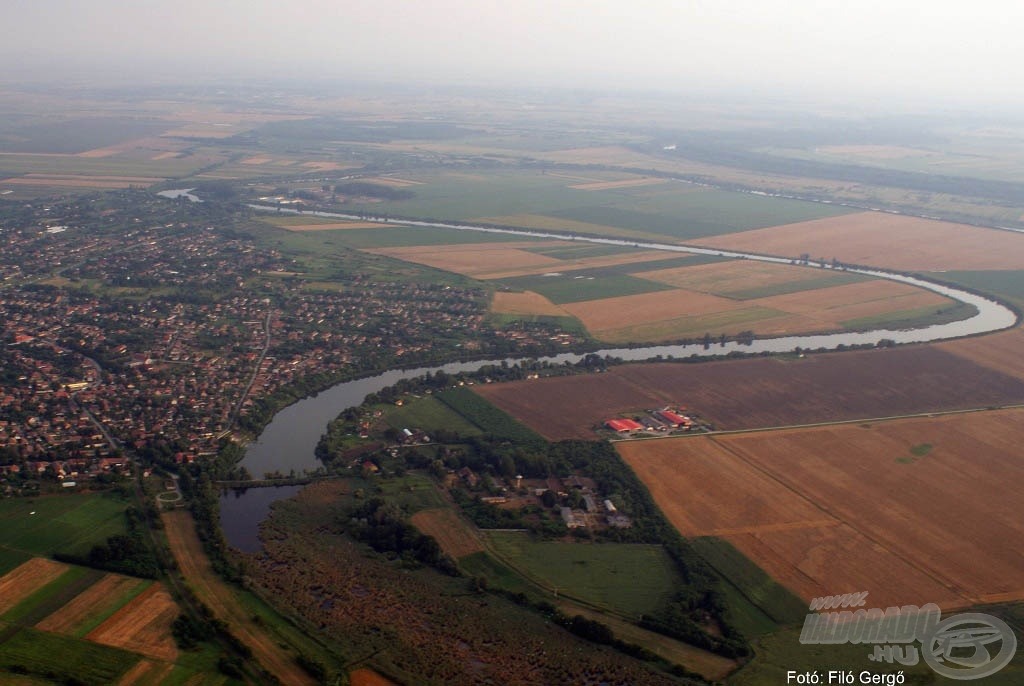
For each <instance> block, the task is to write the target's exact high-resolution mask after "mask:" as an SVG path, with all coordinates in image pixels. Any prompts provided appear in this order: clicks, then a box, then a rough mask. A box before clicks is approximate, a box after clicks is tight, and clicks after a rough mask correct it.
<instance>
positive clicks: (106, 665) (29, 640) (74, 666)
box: [0, 628, 140, 686]
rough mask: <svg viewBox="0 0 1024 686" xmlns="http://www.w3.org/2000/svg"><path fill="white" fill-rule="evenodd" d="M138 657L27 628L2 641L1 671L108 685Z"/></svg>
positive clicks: (124, 651)
mask: <svg viewBox="0 0 1024 686" xmlns="http://www.w3.org/2000/svg"><path fill="white" fill-rule="evenodd" d="M139 659H140V656H139V655H136V654H134V653H129V652H128V651H126V650H120V649H118V648H110V647H108V646H101V645H98V644H96V643H91V642H89V641H84V640H81V639H76V638H69V637H67V636H61V635H59V634H51V633H46V632H43V631H36V630H34V629H28V628H24V629H21V630H20V631H18V632H17V633H15V634H14V635H13V636H11V637H10V638H8V639H7V640H6V641H5V642H4V643H3V644H0V671H3V672H12V671H13V672H15V673H27V674H32V675H38V676H42V677H46V678H47V679H50V680H52V681H56V682H59V683H80V684H87V685H92V684H96V685H97V686H106V685H107V684H112V683H116V682H117V680H118V678H120V677H121V676H122V675H124V673H125V672H127V671H128V670H129V669H131V667H132V666H133V665H135V664H136V663H137V662H138V661H139Z"/></svg>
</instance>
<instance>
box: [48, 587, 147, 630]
mask: <svg viewBox="0 0 1024 686" xmlns="http://www.w3.org/2000/svg"><path fill="white" fill-rule="evenodd" d="M142 583H143V581H142V580H141V579H135V578H132V577H130V576H123V575H121V574H107V575H106V576H104V577H103V578H102V579H100V580H99V581H97V582H96V583H94V584H93V585H92V586H90V587H89V588H87V589H86V590H85V591H83V592H82V593H80V594H78V595H77V596H75V597H74V599H72V600H71V602H69V603H68V604H67V605H65V606H64V607H62V608H61V609H59V610H57V611H56V612H54V613H53V614H52V615H50V616H49V617H47V618H46V619H44V620H43V621H41V622H39V623H38V624H36V628H37V629H39V630H41V631H53V632H56V633H59V634H63V633H70V632H72V631H74V629H75V628H76V627H78V626H81V625H82V624H83V623H84V622H85V621H86V620H88V618H89V617H90V616H92V615H93V614H95V613H96V612H97V611H101V610H102V609H103V608H104V607H109V605H110V603H111V601H112V600H113V599H115V598H117V597H119V596H120V595H121V594H123V593H126V592H128V591H130V590H131V589H133V588H137V587H138V586H139V585H140V584H142Z"/></svg>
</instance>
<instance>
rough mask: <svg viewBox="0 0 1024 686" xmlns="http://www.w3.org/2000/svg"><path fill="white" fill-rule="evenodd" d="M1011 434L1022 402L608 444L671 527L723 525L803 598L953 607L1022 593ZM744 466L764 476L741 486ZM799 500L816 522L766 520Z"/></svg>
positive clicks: (1023, 526) (1022, 426) (1023, 417)
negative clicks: (757, 484)
mask: <svg viewBox="0 0 1024 686" xmlns="http://www.w3.org/2000/svg"><path fill="white" fill-rule="evenodd" d="M1022 440H1024V410H1002V411H989V412H979V413H972V414H967V415H947V416H942V417H931V418H915V419H905V420H896V421H890V422H881V423H877V424H873V425H861V424H844V425H833V426H823V427H813V428H806V429H787V430H782V431H769V432H759V433H743V434H732V435H719V436H701V437H693V438H682V439H666V440H660V441H644V442H635V443H627V444H619V445H618V448H619V449H620V452H621V453H622V455H623V456H624V458H625V459H626V460H627V461H628V462H629V463H630V465H631V466H632V467H633V468H634V469H635V470H636V471H637V473H638V475H639V476H640V477H641V479H643V480H644V482H645V483H646V484H647V485H648V487H649V488H651V490H652V493H653V494H654V497H655V500H657V501H658V503H659V505H660V506H661V507H662V508H663V510H664V511H665V512H666V515H667V516H668V517H669V518H670V519H671V520H672V521H673V523H674V524H675V525H676V526H677V527H679V528H680V529H681V530H683V531H686V532H688V533H690V534H691V535H705V534H706V535H722V534H723V533H724V534H725V536H724V537H725V538H726V539H727V540H729V541H731V542H732V543H733V544H734V545H736V546H737V547H738V548H739V549H740V550H741V551H743V552H744V554H746V555H747V556H748V557H751V559H753V560H754V561H755V562H756V563H758V564H759V565H760V566H762V567H763V568H765V569H766V570H767V571H768V572H769V573H770V574H772V575H773V576H774V577H775V578H776V579H777V580H779V581H780V582H782V583H783V584H784V585H786V586H788V587H789V588H791V589H792V590H794V591H795V592H796V593H797V594H798V595H799V596H801V597H802V598H804V599H810V598H811V597H814V596H818V595H828V594H834V593H841V592H850V591H852V590H867V591H869V592H870V594H871V595H870V596H869V597H870V599H871V601H872V602H871V603H870V604H871V605H872V606H876V605H881V606H882V607H885V606H886V605H889V604H903V603H915V604H921V603H925V602H937V603H939V604H940V605H943V606H945V607H964V606H968V605H974V604H978V603H985V602H992V601H994V600H997V599H998V600H1008V599H1020V598H1024V547H1022V546H1021V545H1020V544H1021V543H1024V521H1022V520H1021V519H1020V517H1019V512H1020V508H1021V506H1022V505H1024V497H1022V496H1021V494H1020V489H1019V484H1020V483H1021V481H1022V479H1024V464H1022V463H1021V461H1020V459H1019V449H1018V446H1019V445H1020V442H1021V441H1022ZM709 455H712V456H713V457H709ZM695 461H697V462H698V463H699V464H702V465H703V466H704V467H706V468H705V469H698V470H696V471H691V469H690V465H691V464H693V463H694V462H695ZM751 473H755V474H757V479H758V480H759V481H764V480H767V481H769V482H771V483H772V485H771V486H770V487H767V488H752V487H749V486H748V479H749V478H750V474H751ZM737 489H742V490H741V492H742V493H743V497H742V498H737V497H736V493H737ZM695 491H699V492H700V494H699V496H697V494H696V493H695ZM808 503H810V504H811V505H813V507H814V508H817V509H818V510H819V511H820V513H821V514H820V516H819V517H820V518H821V519H825V520H826V521H824V522H822V524H821V525H820V526H814V523H813V521H808V522H804V524H806V525H805V526H800V527H778V526H774V525H775V524H777V523H779V522H780V520H781V521H785V519H787V518H790V519H794V520H799V519H800V518H802V517H805V516H806V512H807V510H808ZM737 504H741V506H742V508H743V509H744V510H745V512H746V513H747V514H746V516H744V517H740V516H738V515H737V514H736V512H735V508H736V507H737ZM951 508H952V509H953V510H955V513H956V514H955V516H951V514H950V513H951ZM780 512H781V513H782V515H781V516H780V514H779V513H780ZM738 520H742V521H744V523H745V524H746V525H747V527H748V528H747V529H746V530H742V531H736V532H732V533H730V532H729V529H730V528H731V527H733V526H734V525H735V524H736V523H737V521H738ZM723 529H724V530H725V531H723Z"/></svg>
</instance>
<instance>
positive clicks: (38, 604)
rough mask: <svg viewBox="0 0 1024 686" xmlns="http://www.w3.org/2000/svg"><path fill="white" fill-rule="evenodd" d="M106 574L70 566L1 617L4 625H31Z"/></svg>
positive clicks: (96, 570) (62, 605)
mask: <svg viewBox="0 0 1024 686" xmlns="http://www.w3.org/2000/svg"><path fill="white" fill-rule="evenodd" d="M105 574H106V572H101V571H99V570H98V569H89V568H88V567H71V568H70V569H68V570H67V571H66V572H64V573H63V574H61V575H60V576H59V577H57V578H56V579H54V580H53V581H51V582H50V583H48V584H46V585H45V586H43V587H42V588H40V589H37V590H36V591H35V592H34V593H32V594H31V595H29V596H28V597H27V598H25V599H23V600H22V601H21V602H20V603H18V604H17V605H15V606H14V607H12V608H11V609H10V610H8V611H7V612H5V613H4V614H3V615H2V618H3V620H4V621H5V622H10V623H11V624H21V625H23V626H32V625H33V624H35V623H36V622H39V621H41V620H43V619H44V618H45V617H47V616H49V615H50V614H52V613H54V612H56V611H57V610H59V609H60V608H62V607H64V605H66V604H67V603H68V601H70V600H71V599H72V598H74V597H75V596H76V595H78V594H79V593H81V592H82V591H84V590H85V589H87V588H89V587H90V586H92V585H93V584H94V583H96V582H97V581H99V580H100V579H101V578H103V576H104V575H105Z"/></svg>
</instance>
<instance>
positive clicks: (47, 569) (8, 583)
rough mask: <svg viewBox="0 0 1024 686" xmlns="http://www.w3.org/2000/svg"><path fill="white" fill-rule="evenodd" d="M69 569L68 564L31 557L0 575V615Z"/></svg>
mask: <svg viewBox="0 0 1024 686" xmlns="http://www.w3.org/2000/svg"><path fill="white" fill-rule="evenodd" d="M69 569H70V567H68V565H65V564H61V563H60V562H54V561H53V560H47V559H46V558H42V557H33V558H32V559H31V560H28V561H27V562H25V563H24V564H22V565H20V566H19V567H17V568H16V569H14V570H13V571H10V572H8V573H7V574H5V575H4V576H2V577H0V615H2V614H4V613H5V612H7V611H8V610H11V609H12V608H14V607H15V606H16V605H18V603H20V602H21V601H22V600H24V599H25V598H27V597H28V596H30V595H31V594H32V593H34V592H36V591H38V590H39V589H41V588H42V587H43V586H45V585H47V584H48V583H50V582H51V581H54V580H56V579H57V577H59V576H61V575H62V574H64V573H65V572H67V571H68V570H69Z"/></svg>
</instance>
